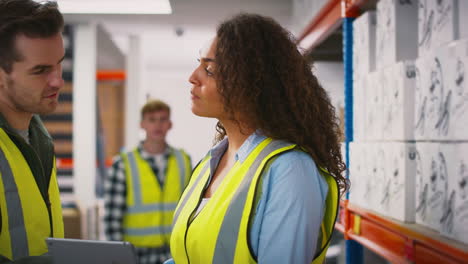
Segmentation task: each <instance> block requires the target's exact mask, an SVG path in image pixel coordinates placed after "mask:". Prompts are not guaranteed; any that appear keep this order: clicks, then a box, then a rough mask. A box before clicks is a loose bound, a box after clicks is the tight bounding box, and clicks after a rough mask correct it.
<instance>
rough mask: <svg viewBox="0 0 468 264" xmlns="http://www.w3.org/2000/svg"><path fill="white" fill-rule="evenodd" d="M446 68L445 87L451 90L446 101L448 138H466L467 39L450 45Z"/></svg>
mask: <svg viewBox="0 0 468 264" xmlns="http://www.w3.org/2000/svg"><path fill="white" fill-rule="evenodd" d="M449 56H450V62H449V65H448V70H447V81H446V86H447V89H450V90H451V100H450V101H449V102H448V104H449V105H448V108H449V118H450V129H449V135H448V138H449V139H450V140H468V133H466V131H467V130H468V117H467V116H468V85H467V80H466V78H467V77H468V40H460V41H455V42H453V43H452V45H451V46H450V55H449Z"/></svg>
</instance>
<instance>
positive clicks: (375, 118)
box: [365, 71, 383, 141]
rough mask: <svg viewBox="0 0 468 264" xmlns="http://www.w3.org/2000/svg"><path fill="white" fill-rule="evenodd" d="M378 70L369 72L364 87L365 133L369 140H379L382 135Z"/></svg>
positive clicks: (380, 89)
mask: <svg viewBox="0 0 468 264" xmlns="http://www.w3.org/2000/svg"><path fill="white" fill-rule="evenodd" d="M380 78H381V74H380V72H379V71H377V72H373V73H370V74H369V75H368V78H367V87H366V91H367V92H366V98H367V102H368V103H367V104H366V124H365V129H366V134H367V137H366V138H367V139H368V140H369V141H376V140H380V139H382V137H383V131H382V127H383V118H382V117H383V108H382V86H381V85H382V82H381V81H380Z"/></svg>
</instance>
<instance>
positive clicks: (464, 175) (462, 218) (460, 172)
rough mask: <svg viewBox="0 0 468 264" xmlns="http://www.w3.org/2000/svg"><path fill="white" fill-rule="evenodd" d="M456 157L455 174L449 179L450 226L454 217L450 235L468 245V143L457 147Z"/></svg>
mask: <svg viewBox="0 0 468 264" xmlns="http://www.w3.org/2000/svg"><path fill="white" fill-rule="evenodd" d="M456 157H457V158H456V159H455V164H454V165H455V166H453V167H451V168H454V172H453V174H451V175H450V177H449V186H450V190H451V192H450V194H449V198H448V203H447V207H448V208H450V209H449V214H448V218H449V222H448V223H449V224H450V217H453V230H451V231H452V232H451V233H449V234H450V237H452V238H454V239H456V240H458V241H461V242H463V243H468V143H463V144H458V145H457V146H456ZM452 206H453V209H452ZM450 212H451V213H452V215H450ZM449 231H450V230H449Z"/></svg>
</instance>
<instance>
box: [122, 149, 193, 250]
mask: <svg viewBox="0 0 468 264" xmlns="http://www.w3.org/2000/svg"><path fill="white" fill-rule="evenodd" d="M122 157H123V161H124V164H125V174H126V184H127V198H126V199H127V200H126V205H127V211H126V213H125V215H124V218H123V229H124V230H123V240H125V241H128V242H131V243H132V244H133V245H135V246H137V247H152V248H157V247H163V246H168V245H169V241H170V236H171V230H172V228H171V223H172V216H173V214H174V210H175V208H176V205H177V202H178V201H179V198H180V196H181V194H182V192H183V190H184V188H185V186H186V185H187V182H188V179H189V177H190V168H191V165H190V159H189V157H188V155H187V154H185V153H184V152H183V151H181V150H176V149H172V153H171V154H170V156H169V158H168V161H167V173H166V177H165V181H164V185H163V187H162V188H161V185H160V184H159V182H158V181H157V179H156V175H154V172H153V170H152V168H151V166H150V165H149V164H148V162H147V161H146V160H144V159H143V158H142V157H141V155H140V153H139V152H138V149H135V150H134V151H132V152H129V153H124V154H122Z"/></svg>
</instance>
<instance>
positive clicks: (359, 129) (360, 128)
mask: <svg viewBox="0 0 468 264" xmlns="http://www.w3.org/2000/svg"><path fill="white" fill-rule="evenodd" d="M366 87H367V78H361V79H358V80H355V81H354V86H353V123H354V124H353V130H354V131H353V132H354V141H356V142H360V141H365V140H367V132H366V107H367V101H366V99H367V97H366V91H367V88H366Z"/></svg>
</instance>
